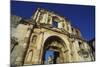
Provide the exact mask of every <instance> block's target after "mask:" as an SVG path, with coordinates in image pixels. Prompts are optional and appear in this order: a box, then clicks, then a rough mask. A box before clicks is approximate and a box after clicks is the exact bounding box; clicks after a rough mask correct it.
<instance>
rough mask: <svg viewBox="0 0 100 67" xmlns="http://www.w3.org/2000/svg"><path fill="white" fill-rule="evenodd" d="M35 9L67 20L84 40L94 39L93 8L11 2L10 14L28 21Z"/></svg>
mask: <svg viewBox="0 0 100 67" xmlns="http://www.w3.org/2000/svg"><path fill="white" fill-rule="evenodd" d="M37 8H44V9H47V10H50V11H54V12H55V13H57V14H59V15H62V16H64V17H66V18H68V19H69V20H70V21H71V24H72V26H74V27H76V28H78V29H79V30H80V31H81V33H82V36H83V38H84V39H85V40H91V39H92V38H94V37H95V7H94V6H86V5H85V6H82V5H69V4H66V5H65V4H49V3H36V2H23V1H11V14H14V15H18V16H21V17H23V18H25V19H29V18H30V17H31V16H32V14H34V12H35V11H36V9H37Z"/></svg>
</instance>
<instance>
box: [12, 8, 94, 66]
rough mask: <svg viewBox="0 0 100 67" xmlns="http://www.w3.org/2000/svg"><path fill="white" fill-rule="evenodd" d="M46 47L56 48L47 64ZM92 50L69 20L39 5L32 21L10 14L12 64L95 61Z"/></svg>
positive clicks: (52, 49)
mask: <svg viewBox="0 0 100 67" xmlns="http://www.w3.org/2000/svg"><path fill="white" fill-rule="evenodd" d="M47 50H51V51H54V57H49V59H48V63H45V53H46V51H47ZM94 57H95V56H94V54H93V49H92V48H91V46H90V45H89V43H88V42H87V41H85V40H84V39H83V37H82V35H81V32H80V31H79V29H77V28H74V27H73V26H72V25H71V23H70V21H69V20H68V19H66V18H65V17H63V16H60V15H58V14H56V13H54V12H51V11H48V10H45V9H41V8H38V9H37V11H36V12H35V13H34V15H33V16H32V17H31V19H30V20H25V19H23V18H21V17H18V16H15V15H12V16H11V65H34V64H56V63H70V62H84V61H94V60H95V58H94Z"/></svg>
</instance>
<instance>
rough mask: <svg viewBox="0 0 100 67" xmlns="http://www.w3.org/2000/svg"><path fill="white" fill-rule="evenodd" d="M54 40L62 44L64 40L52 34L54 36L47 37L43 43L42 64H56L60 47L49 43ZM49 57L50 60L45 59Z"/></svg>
mask: <svg viewBox="0 0 100 67" xmlns="http://www.w3.org/2000/svg"><path fill="white" fill-rule="evenodd" d="M54 41H56V42H58V43H61V44H62V45H64V42H63V41H62V40H61V39H60V38H59V37H55V36H54V37H50V38H48V39H47V40H46V41H45V43H44V48H43V56H42V64H56V63H57V61H58V60H57V58H58V57H59V56H60V52H59V51H60V50H61V49H60V48H58V47H57V46H51V45H50V44H51V43H52V42H54ZM50 48H51V50H50ZM56 50H57V51H56ZM47 55H48V56H47ZM49 59H51V61H50V62H47V60H49Z"/></svg>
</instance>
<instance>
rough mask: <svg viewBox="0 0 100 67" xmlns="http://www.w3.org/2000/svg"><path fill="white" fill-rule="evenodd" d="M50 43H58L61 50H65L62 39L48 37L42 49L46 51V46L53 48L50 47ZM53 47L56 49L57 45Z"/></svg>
mask: <svg viewBox="0 0 100 67" xmlns="http://www.w3.org/2000/svg"><path fill="white" fill-rule="evenodd" d="M52 42H58V43H59V44H60V46H62V47H63V48H66V44H65V42H64V41H63V39H62V38H60V37H59V36H50V37H48V38H47V39H46V40H45V42H44V49H46V48H47V47H48V46H53V45H50V44H51V43H52ZM58 46H59V45H58ZM55 47H57V45H55Z"/></svg>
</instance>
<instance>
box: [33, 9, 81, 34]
mask: <svg viewBox="0 0 100 67" xmlns="http://www.w3.org/2000/svg"><path fill="white" fill-rule="evenodd" d="M32 19H33V20H34V21H35V22H36V23H37V24H48V25H51V26H52V27H55V28H59V29H63V30H65V31H67V32H69V33H71V34H73V35H77V36H81V32H80V31H79V29H76V28H74V27H73V26H71V23H70V21H69V20H68V19H65V17H63V16H60V15H58V14H56V13H54V12H51V11H48V10H45V9H41V8H38V9H37V11H36V12H35V13H34V15H33V16H32Z"/></svg>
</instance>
